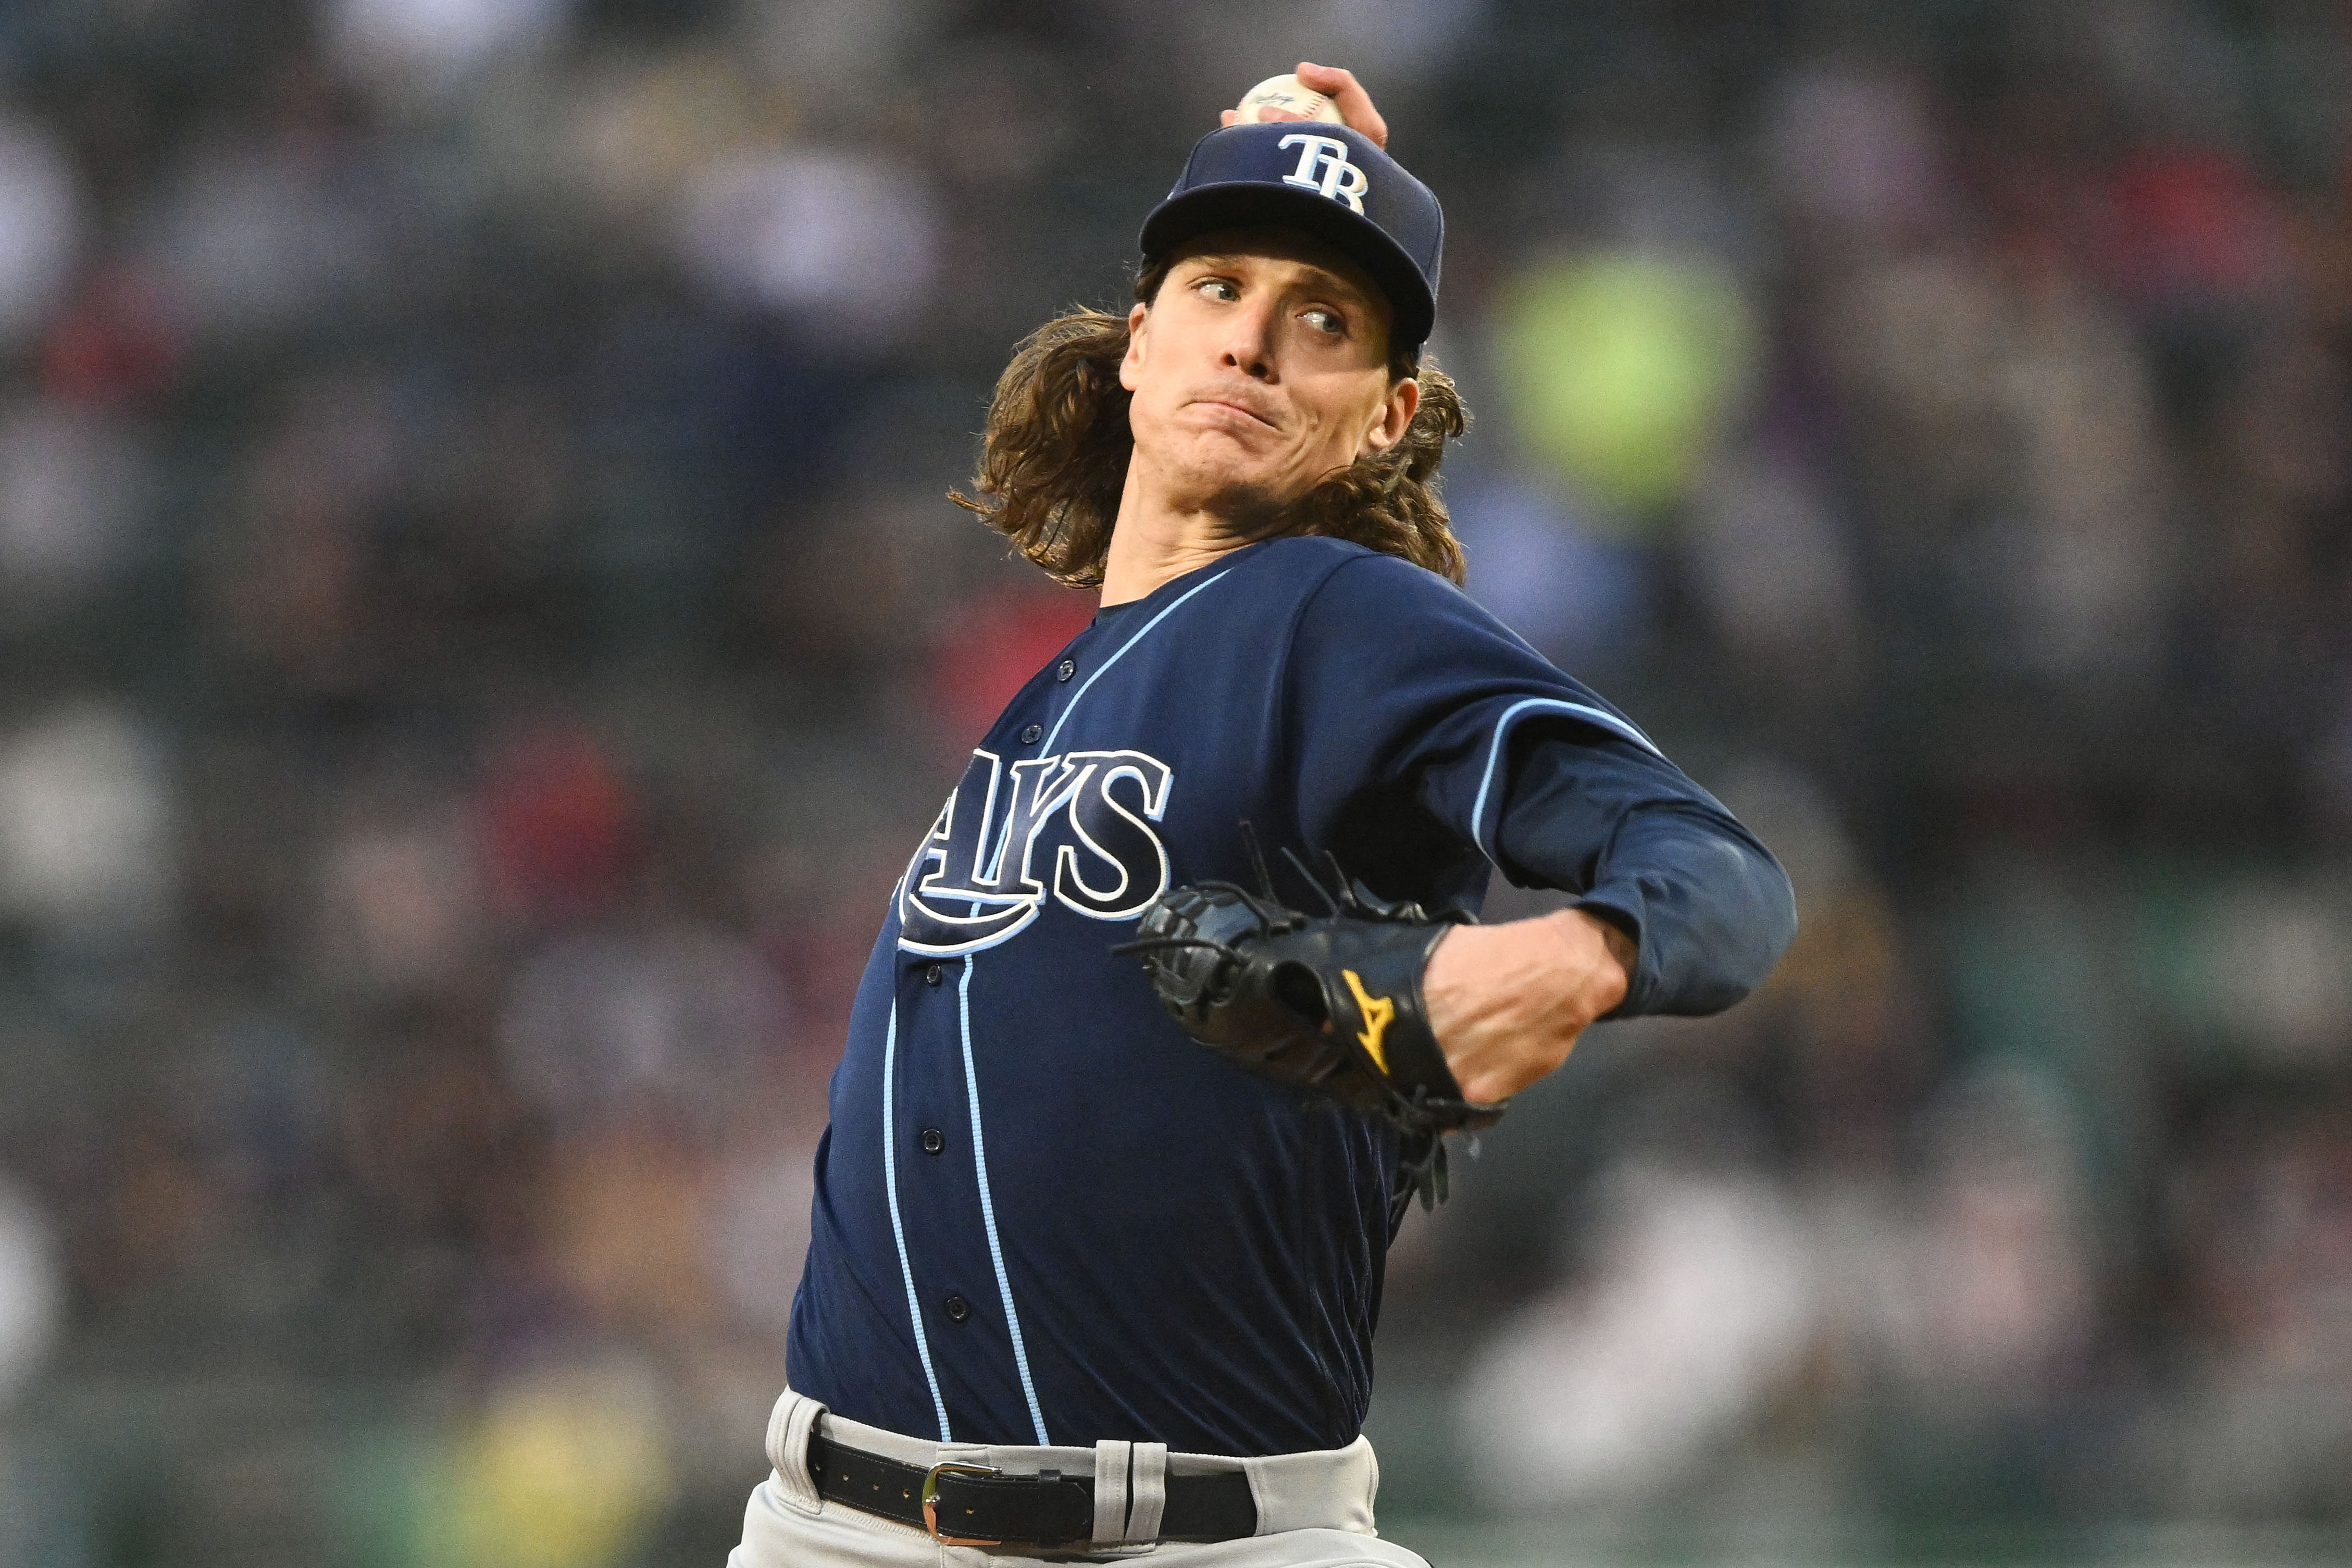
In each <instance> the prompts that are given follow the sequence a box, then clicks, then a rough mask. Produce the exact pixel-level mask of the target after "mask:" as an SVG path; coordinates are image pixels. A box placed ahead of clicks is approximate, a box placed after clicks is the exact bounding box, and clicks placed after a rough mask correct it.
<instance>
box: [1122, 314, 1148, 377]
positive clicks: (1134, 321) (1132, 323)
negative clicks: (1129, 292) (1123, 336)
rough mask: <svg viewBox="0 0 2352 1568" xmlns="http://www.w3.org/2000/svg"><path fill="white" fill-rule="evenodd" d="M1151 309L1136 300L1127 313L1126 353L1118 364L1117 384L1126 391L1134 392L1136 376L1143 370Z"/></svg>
mask: <svg viewBox="0 0 2352 1568" xmlns="http://www.w3.org/2000/svg"><path fill="white" fill-rule="evenodd" d="M1150 326H1151V307H1150V306H1149V305H1147V304H1145V303H1144V302H1143V301H1142V300H1137V301H1136V302H1135V306H1134V308H1133V309H1132V310H1129V311H1128V313H1127V353H1126V355H1125V357H1123V358H1122V359H1120V361H1119V362H1118V384H1120V385H1121V386H1123V387H1125V388H1127V389H1128V391H1129V392H1133V391H1134V390H1135V379H1136V376H1137V375H1138V374H1139V373H1140V372H1141V371H1142V369H1143V362H1144V358H1145V354H1144V342H1145V340H1146V339H1147V338H1148V337H1149V336H1150Z"/></svg>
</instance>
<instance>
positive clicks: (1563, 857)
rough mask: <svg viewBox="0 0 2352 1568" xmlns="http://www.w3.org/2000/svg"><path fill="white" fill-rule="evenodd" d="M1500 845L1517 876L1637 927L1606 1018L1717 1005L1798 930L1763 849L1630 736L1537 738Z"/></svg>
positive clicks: (1766, 966)
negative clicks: (1629, 969)
mask: <svg viewBox="0 0 2352 1568" xmlns="http://www.w3.org/2000/svg"><path fill="white" fill-rule="evenodd" d="M1497 847H1498V849H1499V851H1500V858H1501V859H1502V860H1503V863H1504V864H1505V866H1506V867H1507V868H1509V869H1510V870H1511V871H1512V873H1513V875H1514V877H1515V878H1517V879H1519V880H1521V881H1523V882H1531V883H1534V884H1538V885H1541V886H1545V887H1552V888H1558V889H1561V890H1563V891H1566V892H1572V893H1575V894H1578V895H1579V897H1580V907H1582V908H1585V909H1588V910H1592V911H1594V912H1595V913H1597V914H1599V915H1601V916H1602V917H1604V918H1610V919H1612V920H1613V921H1614V922H1615V923H1616V924H1618V925H1619V926H1621V927H1622V929H1624V930H1625V931H1628V932H1629V933H1630V934H1631V935H1632V936H1633V939H1634V944H1635V948H1636V960H1635V963H1634V964H1633V973H1632V976H1631V982H1630V984H1629V985H1628V987H1627V990H1626V994H1625V997H1624V999H1623V1000H1622V1002H1621V1003H1619V1004H1618V1005H1617V1007H1616V1008H1615V1010H1614V1012H1613V1013H1612V1015H1611V1016H1613V1017H1621V1018H1630V1017H1638V1016H1644V1015H1651V1014H1681V1015H1694V1014H1706V1013H1718V1012H1721V1011H1722V1010H1723V1009H1724V1008H1726V1007H1728V1006H1730V1005H1733V1004H1734V1003H1736V1002H1738V1001H1739V1000H1740V999H1741V998H1742V997H1744V996H1746V995H1747V994H1748V993H1749V992H1751V991H1753V990H1754V989H1755V988H1756V987H1757V986H1759V985H1760V984H1763V982H1764V978H1765V976H1766V975H1768V974H1769V973H1771V972H1772V966H1773V965H1774V964H1775V963H1779V962H1780V954H1781V953H1782V952H1785V951H1786V950H1787V949H1788V946H1789V943H1790V942H1791V941H1792V940H1793V939H1794V938H1795V936H1796V931H1797V910H1796V900H1795V898H1794V895H1793V894H1792V893H1791V891H1790V887H1789V879H1788V874H1787V873H1786V872H1784V871H1783V870H1781V868H1780V862H1779V861H1777V860H1775V859H1774V858H1772V855H1771V852H1770V851H1769V850H1768V849H1766V848H1765V847H1764V846H1763V845H1762V844H1761V843H1760V842H1759V841H1758V839H1757V837H1756V836H1755V835H1754V834H1752V833H1750V832H1748V829H1747V828H1746V827H1745V826H1742V825H1741V824H1740V822H1739V821H1738V818H1736V817H1734V816H1732V815H1731V814H1730V812H1728V811H1727V810H1725V809H1724V807H1723V805H1721V803H1719V802H1717V800H1716V799H1715V797H1714V796H1712V795H1708V794H1707V793H1706V791H1705V790H1703V789H1701V788H1699V787H1698V785H1697V784H1694V783H1692V782H1691V780H1690V779H1689V778H1688V777H1687V776H1685V774H1684V773H1682V772H1681V770H1679V769H1677V768H1675V766H1674V765H1673V764H1672V763H1667V762H1665V761H1664V759H1663V758H1659V757H1657V756H1655V755H1654V754H1647V753H1643V752H1638V751H1636V750H1634V749H1633V748H1631V747H1623V746H1613V745H1612V746H1580V745H1570V744H1569V743H1568V742H1563V741H1548V742H1543V743H1542V744H1541V745H1540V746H1539V747H1538V748H1537V749H1536V750H1534V751H1533V752H1530V754H1528V756H1526V757H1525V758H1524V759H1523V763H1522V766H1521V767H1520V768H1518V769H1517V771H1516V772H1515V773H1514V776H1513V780H1512V791H1511V796H1510V799H1509V802H1508V804H1507V809H1506V811H1505V813H1504V816H1503V821H1502V823H1501V825H1500V827H1499V831H1498V835H1497Z"/></svg>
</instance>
